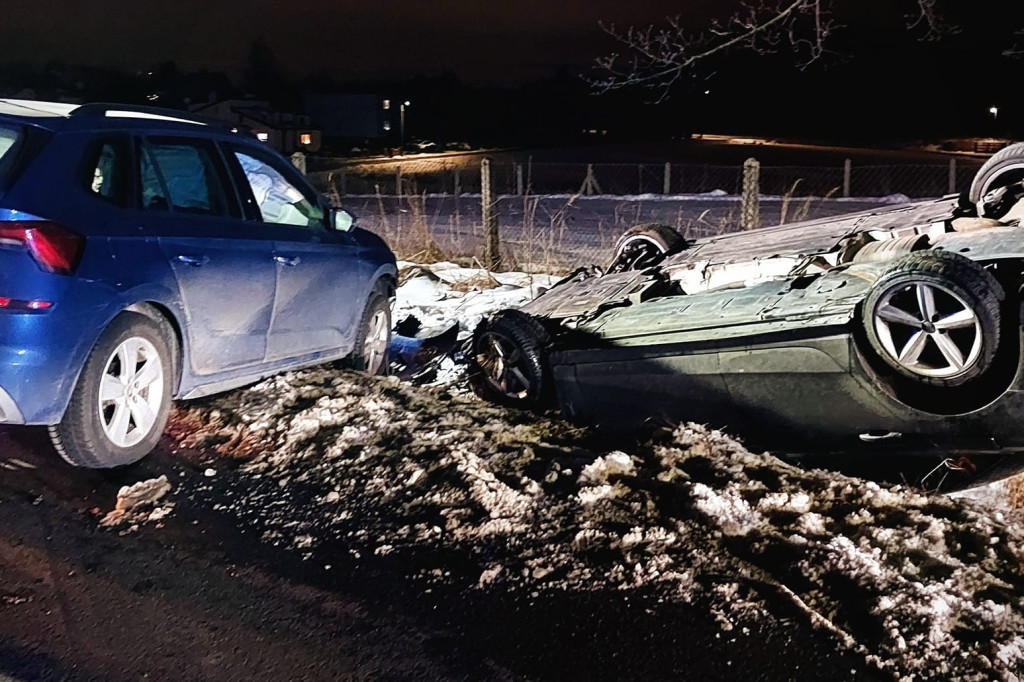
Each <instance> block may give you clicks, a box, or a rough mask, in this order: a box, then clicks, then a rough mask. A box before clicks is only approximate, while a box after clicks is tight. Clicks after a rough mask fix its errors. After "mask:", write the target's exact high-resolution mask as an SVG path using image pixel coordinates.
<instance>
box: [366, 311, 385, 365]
mask: <svg viewBox="0 0 1024 682" xmlns="http://www.w3.org/2000/svg"><path fill="white" fill-rule="evenodd" d="M388 327H389V324H388V312H387V311H386V310H377V311H376V312H374V313H373V317H371V318H370V324H369V325H368V328H367V330H366V340H365V341H364V342H363V360H364V361H365V369H366V372H367V373H368V374H376V373H377V372H379V371H380V368H381V365H382V364H383V363H384V358H385V357H387V351H388V333H389V332H390V329H389V328H388Z"/></svg>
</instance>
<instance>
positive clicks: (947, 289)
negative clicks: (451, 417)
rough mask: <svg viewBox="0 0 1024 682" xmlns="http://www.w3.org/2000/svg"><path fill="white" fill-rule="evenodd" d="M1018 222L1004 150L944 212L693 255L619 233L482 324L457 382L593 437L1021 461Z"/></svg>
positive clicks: (929, 206) (1023, 389)
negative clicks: (577, 423)
mask: <svg viewBox="0 0 1024 682" xmlns="http://www.w3.org/2000/svg"><path fill="white" fill-rule="evenodd" d="M1022 218H1024V144H1020V145H1014V146H1012V147H1008V148H1006V149H1004V150H1002V151H1001V152H999V153H998V154H996V155H995V156H993V157H992V158H990V159H989V160H988V161H987V162H986V163H985V165H984V166H983V167H982V168H981V169H980V170H979V172H978V173H977V175H976V176H975V178H974V182H973V184H972V187H971V190H970V192H969V193H968V194H967V195H964V196H959V197H958V196H951V197H946V198H943V199H938V200H932V201H924V202H917V203H911V204H906V205H900V206H895V207H887V208H882V209H879V210H874V211H869V212H864V213H858V214H853V215H848V216H842V217H838V218H829V219H825V220H817V221H811V222H804V223H799V224H790V225H784V226H778V227H769V228H764V229H758V230H753V231H747V232H738V233H732V234H726V235H722V236H718V237H711V238H705V239H699V240H696V241H688V240H686V239H684V238H683V237H682V236H681V235H679V234H678V233H676V232H675V231H674V230H672V229H671V228H668V227H666V226H663V225H639V226H637V227H634V228H632V229H631V230H629V231H628V232H627V233H626V234H625V235H623V236H622V238H620V240H619V242H618V245H617V247H616V250H615V254H614V258H613V260H612V262H611V264H610V265H609V266H608V267H607V268H605V269H603V270H602V269H599V268H596V267H591V268H585V269H580V270H578V271H576V272H575V273H573V274H572V275H570V276H569V277H567V278H565V279H564V280H562V281H561V282H559V283H558V284H557V285H555V286H554V287H552V288H551V289H550V290H549V291H547V292H546V293H544V294H543V295H542V296H540V297H538V298H537V299H535V300H534V301H532V302H531V303H529V304H527V305H526V306H525V307H523V308H521V309H519V310H504V311H500V312H498V313H497V314H495V315H493V316H492V317H491V318H490V319H488V320H486V321H485V322H483V323H482V324H481V325H480V327H478V329H477V330H476V333H475V335H474V338H473V350H472V362H473V364H474V371H473V372H472V373H471V381H472V383H473V385H474V388H475V389H476V390H477V392H478V393H480V394H482V395H484V396H485V397H487V398H490V399H492V400H495V401H498V402H502V403H505V404H511V405H521V406H524V407H545V406H549V405H553V406H557V407H558V408H560V409H561V411H562V412H563V413H564V414H565V415H567V416H569V417H571V418H573V419H579V420H581V421H586V422H589V423H597V424H600V425H601V426H602V427H606V428H611V429H619V428H625V429H632V428H635V427H637V426H639V425H642V424H644V423H651V422H652V421H653V422H655V423H658V422H661V423H664V422H665V421H668V422H678V421H682V420H685V421H696V422H704V423H710V424H713V425H716V426H723V427H727V428H729V429H730V430H732V431H734V432H737V433H739V434H741V435H743V436H744V437H745V438H746V439H747V440H748V441H750V442H752V443H754V444H756V445H764V446H770V447H772V448H773V449H776V450H777V451H790V452H809V451H833V452H855V451H858V450H861V449H873V450H877V451H883V450H886V449H889V450H892V449H898V450H899V451H901V452H904V453H908V452H919V453H932V452H935V451H942V452H946V453H959V454H960V455H969V456H970V458H965V459H963V460H961V464H960V466H961V467H973V466H974V464H973V463H972V461H971V458H975V457H978V456H983V455H999V456H1000V458H1001V459H1003V458H1002V455H1005V454H1007V453H1015V452H1017V451H1020V452H1024V372H1022V367H1024V363H1022V348H1024V346H1022V325H1021V320H1022V317H1021V304H1022V297H1021V290H1022V285H1024V225H1022V224H1021V219H1022ZM954 459H955V458H954ZM1018 459H1024V455H1022V456H1021V457H1019V458H1018V457H1015V458H1014V461H1017V460H1018ZM951 466H952V465H951Z"/></svg>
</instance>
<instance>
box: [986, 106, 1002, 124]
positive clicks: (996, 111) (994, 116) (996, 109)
mask: <svg viewBox="0 0 1024 682" xmlns="http://www.w3.org/2000/svg"><path fill="white" fill-rule="evenodd" d="M988 113H990V114H992V120H993V121H994V120H996V119H997V118H999V107H989V108H988Z"/></svg>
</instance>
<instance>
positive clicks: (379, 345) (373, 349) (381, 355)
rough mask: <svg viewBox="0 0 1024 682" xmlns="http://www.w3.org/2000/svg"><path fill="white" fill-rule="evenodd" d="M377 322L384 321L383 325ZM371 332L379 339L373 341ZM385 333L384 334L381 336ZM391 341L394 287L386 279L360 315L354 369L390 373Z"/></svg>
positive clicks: (352, 358)
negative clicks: (392, 289) (392, 288)
mask: <svg viewBox="0 0 1024 682" xmlns="http://www.w3.org/2000/svg"><path fill="white" fill-rule="evenodd" d="M378 316H379V317H378ZM377 325H383V327H378V326H377ZM371 334H374V335H375V337H376V340H377V342H376V343H370V341H371V339H370V336H371ZM381 334H382V335H383V338H381V336H380V335H381ZM390 345H391V290H390V288H389V287H388V286H387V285H385V284H383V283H382V284H378V285H377V286H376V287H374V289H373V291H372V292H371V293H370V297H369V298H368V299H367V300H366V308H364V309H363V316H362V317H361V318H360V319H359V329H358V331H357V332H356V345H355V349H354V350H353V351H352V354H351V355H350V356H349V364H350V365H351V367H352V369H356V370H359V371H360V372H366V373H367V374H371V375H375V376H383V375H386V374H387V373H388V368H389V365H390V356H389V353H388V348H389V347H390Z"/></svg>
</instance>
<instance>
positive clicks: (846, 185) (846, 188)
mask: <svg viewBox="0 0 1024 682" xmlns="http://www.w3.org/2000/svg"><path fill="white" fill-rule="evenodd" d="M852 174H853V162H852V161H850V160H849V159H847V160H846V162H845V163H844V164H843V196H844V197H846V198H847V199H849V198H850V176H851V175H852Z"/></svg>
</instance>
